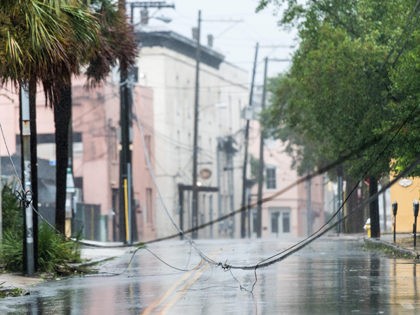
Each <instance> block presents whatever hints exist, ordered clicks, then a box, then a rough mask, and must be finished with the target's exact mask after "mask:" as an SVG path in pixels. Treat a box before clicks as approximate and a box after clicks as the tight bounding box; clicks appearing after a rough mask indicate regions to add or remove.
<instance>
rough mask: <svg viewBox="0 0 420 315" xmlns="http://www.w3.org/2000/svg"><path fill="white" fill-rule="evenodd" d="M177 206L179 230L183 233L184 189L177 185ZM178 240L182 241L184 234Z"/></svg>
mask: <svg viewBox="0 0 420 315" xmlns="http://www.w3.org/2000/svg"><path fill="white" fill-rule="evenodd" d="M178 204H179V228H180V229H181V231H182V232H184V187H183V185H182V184H178ZM179 237H180V239H181V240H183V239H184V234H180V236H179Z"/></svg>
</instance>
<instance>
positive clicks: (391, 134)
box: [261, 0, 420, 178]
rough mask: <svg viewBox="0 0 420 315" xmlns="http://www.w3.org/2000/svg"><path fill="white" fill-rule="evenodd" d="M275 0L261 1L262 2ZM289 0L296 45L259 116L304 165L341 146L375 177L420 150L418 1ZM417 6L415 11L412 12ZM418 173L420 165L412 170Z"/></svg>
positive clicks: (353, 165)
mask: <svg viewBox="0 0 420 315" xmlns="http://www.w3.org/2000/svg"><path fill="white" fill-rule="evenodd" d="M269 2H272V1H263V2H261V5H262V6H266V5H267V3H269ZM281 2H282V3H287V5H286V10H285V11H284V15H283V18H282V22H283V23H286V24H291V23H296V24H297V25H298V29H299V36H300V39H301V41H300V47H299V49H298V50H297V51H296V53H295V55H294V57H293V65H292V67H291V69H290V70H289V72H288V73H286V74H285V75H283V76H280V77H278V78H276V79H274V80H272V84H271V88H270V90H271V91H272V93H273V95H274V96H273V99H272V101H273V102H272V106H271V107H270V108H268V109H267V111H266V112H265V113H264V115H263V118H264V123H265V124H266V126H268V128H269V129H270V130H271V132H272V134H273V135H275V136H276V137H278V138H280V139H282V140H284V141H288V146H287V150H288V152H289V153H290V154H291V155H292V156H293V157H294V158H295V161H296V163H297V165H298V169H299V170H300V171H301V172H304V171H305V170H308V169H311V168H314V167H316V166H322V164H324V163H327V162H328V161H333V160H336V159H337V158H338V157H340V156H342V155H343V154H345V153H346V152H352V151H354V149H356V148H359V147H363V145H364V144H365V143H367V142H370V141H372V140H377V141H376V144H375V145H370V146H369V147H368V148H367V149H366V148H365V149H364V150H363V151H360V153H359V154H357V155H356V156H354V157H353V159H352V160H349V161H348V162H347V163H346V165H345V169H346V173H347V174H349V175H351V176H353V177H355V178H360V176H362V175H363V176H366V174H364V172H365V170H366V169H367V167H368V166H370V167H371V168H370V169H369V174H368V175H373V176H380V175H382V174H387V173H388V172H389V171H390V164H391V161H392V160H393V159H396V161H397V162H396V163H395V164H394V165H393V167H394V170H397V171H398V170H401V169H402V168H403V167H404V166H406V165H408V164H410V163H412V162H413V160H415V159H416V158H417V157H418V154H419V152H420V132H419V131H420V130H419V128H420V121H419V117H418V116H419V115H418V112H419V103H420V92H419V91H420V79H419V78H420V71H419V69H420V66H419V64H420V51H419V49H420V48H419V47H420V45H419V42H420V41H419V31H418V28H416V27H415V25H416V24H415V23H416V22H415V21H416V16H418V14H419V12H418V10H420V8H419V6H417V5H416V6H415V1H413V0H410V1H405V0H392V1H386V2H385V3H384V2H383V1H377V0H373V1H372V0H352V1H340V0H319V1H307V2H306V4H305V5H302V3H301V2H299V3H298V2H297V1H294V0H283V1H281ZM416 10H417V11H416ZM417 171H418V174H420V169H419V168H418V169H417Z"/></svg>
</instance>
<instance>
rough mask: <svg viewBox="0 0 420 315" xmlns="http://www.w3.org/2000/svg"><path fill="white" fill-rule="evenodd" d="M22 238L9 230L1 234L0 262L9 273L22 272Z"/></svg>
mask: <svg viewBox="0 0 420 315" xmlns="http://www.w3.org/2000/svg"><path fill="white" fill-rule="evenodd" d="M22 242H23V241H22V238H21V237H18V236H17V234H16V233H14V232H13V231H11V230H8V231H5V232H4V233H3V239H2V242H1V244H0V262H1V265H2V266H3V267H4V269H6V270H9V271H22V270H23V243H22Z"/></svg>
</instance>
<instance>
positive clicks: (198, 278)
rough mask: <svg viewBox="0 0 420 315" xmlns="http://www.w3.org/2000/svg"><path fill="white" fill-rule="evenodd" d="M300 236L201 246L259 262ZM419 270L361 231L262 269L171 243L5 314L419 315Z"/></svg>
mask: <svg viewBox="0 0 420 315" xmlns="http://www.w3.org/2000/svg"><path fill="white" fill-rule="evenodd" d="M296 241H298V240H296V239H285V240H283V239H271V240H199V241H197V242H195V243H194V244H196V248H197V249H198V250H199V251H201V252H202V253H203V254H204V255H206V256H207V257H208V258H210V259H212V260H214V261H215V262H221V263H222V264H223V263H228V264H230V265H253V264H256V263H258V262H259V261H261V260H262V259H264V258H267V257H268V256H271V255H272V254H275V253H277V252H280V251H281V250H283V249H285V248H287V247H288V246H290V245H291V244H293V243H295V242H296ZM131 258H133V260H132V261H131V264H129V261H130V259H131ZM416 274H417V264H416V263H415V262H413V261H412V260H407V259H397V258H390V257H387V256H385V255H384V254H383V253H380V252H374V251H370V250H365V249H364V248H363V240H361V239H356V238H345V237H344V238H343V237H336V236H328V237H324V238H322V239H319V240H317V241H316V242H313V243H311V244H310V245H309V246H307V247H305V248H304V249H303V250H301V251H299V252H297V253H296V254H294V255H292V256H290V257H288V258H286V259H285V260H283V261H281V262H279V263H276V264H273V265H270V266H268V267H266V268H261V269H258V270H257V271H256V272H255V273H254V271H253V270H251V271H250V270H247V271H244V270H238V269H230V270H224V269H223V268H221V267H220V266H216V265H213V264H208V263H207V262H204V261H203V260H202V259H201V258H200V256H199V255H198V254H197V251H196V249H194V248H193V247H192V246H190V244H189V243H188V242H187V241H166V242H161V243H157V244H152V245H149V246H148V247H147V250H146V249H140V250H138V251H137V252H136V253H134V252H131V253H130V254H126V255H124V256H122V257H120V258H118V259H116V260H113V261H110V262H107V263H105V264H104V265H102V267H101V273H100V274H99V275H91V276H86V277H73V278H68V279H62V280H59V281H52V282H46V283H43V284H41V285H39V286H36V287H35V288H33V290H31V294H30V295H29V296H23V297H19V298H7V299H4V300H3V301H2V304H1V306H0V313H2V314H3V313H5V314H7V313H13V314H340V313H342V314H349V313H351V314H353V313H354V314H416V313H417V312H418V311H419V309H420V302H419V299H418V289H417V288H418V286H420V283H418V281H417V278H416ZM251 291H252V293H251Z"/></svg>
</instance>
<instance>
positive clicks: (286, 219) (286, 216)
mask: <svg viewBox="0 0 420 315" xmlns="http://www.w3.org/2000/svg"><path fill="white" fill-rule="evenodd" d="M282 221H283V222H282V224H283V233H290V213H289V212H283V213H282Z"/></svg>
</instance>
